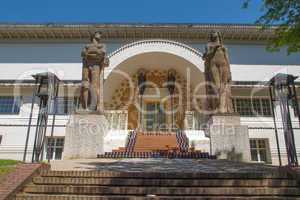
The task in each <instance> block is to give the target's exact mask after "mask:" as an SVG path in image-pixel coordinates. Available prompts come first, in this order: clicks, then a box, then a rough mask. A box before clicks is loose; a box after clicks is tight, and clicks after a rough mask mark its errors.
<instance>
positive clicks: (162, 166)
mask: <svg viewBox="0 0 300 200" xmlns="http://www.w3.org/2000/svg"><path fill="white" fill-rule="evenodd" d="M51 169H52V170H58V171H65V170H68V171H69V170H72V171H73V170H83V171H86V170H103V171H117V172H182V171H184V172H187V173H195V172H197V173H237V172H238V173H251V172H252V173H253V172H258V173H264V172H268V173H269V172H272V171H274V170H276V169H278V168H277V167H274V166H269V165H264V164H254V163H238V162H231V161H225V160H193V159H120V160H113V159H90V160H67V161H53V162H52V163H51Z"/></svg>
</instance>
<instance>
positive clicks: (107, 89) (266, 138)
mask: <svg viewBox="0 0 300 200" xmlns="http://www.w3.org/2000/svg"><path fill="white" fill-rule="evenodd" d="M213 30H218V31H220V32H221V33H222V35H223V37H224V44H225V46H226V47H227V48H228V51H229V57H230V63H231V73H232V80H233V85H232V100H233V104H234V109H235V111H236V112H238V113H239V114H240V116H241V123H242V124H243V125H247V126H248V132H249V143H250V151H251V159H252V161H253V162H266V163H270V164H274V165H277V164H278V150H277V144H276V137H275V129H274V123H273V118H272V108H271V103H270V99H269V93H268V88H267V87H266V86H265V83H266V82H267V81H268V80H270V79H271V78H272V77H273V76H274V75H275V74H277V73H287V74H292V75H295V76H299V75H300V55H299V53H297V54H292V55H289V56H288V55H287V53H286V51H285V50H282V51H280V52H272V53H271V52H268V51H266V45H267V43H268V42H269V41H270V40H271V39H272V38H273V37H274V30H273V29H272V28H271V29H268V30H263V31H262V30H260V29H259V28H258V27H255V26H246V25H213V24H211V25H161V24H158V25H130V24H126V25H124V24H120V25H117V24H104V25H102V24H99V25H55V24H48V25H1V26H0V159H2V158H6V159H17V160H21V159H22V158H23V153H24V148H25V139H26V133H27V126H28V122H29V114H30V107H31V99H32V93H33V87H34V82H33V79H32V77H31V75H33V74H36V73H38V72H42V71H51V72H53V73H55V74H56V75H57V76H58V77H59V78H60V80H61V84H60V89H59V106H58V112H57V116H56V120H55V129H54V138H51V139H48V140H46V143H45V145H47V146H48V147H49V146H50V147H51V148H53V151H54V154H53V155H51V159H61V158H62V154H63V149H64V136H65V128H66V124H67V122H68V120H69V117H70V115H71V114H72V113H73V112H74V109H75V108H76V106H77V105H78V97H79V95H80V82H81V70H82V64H81V56H80V52H81V49H82V48H83V46H84V45H85V44H86V43H88V42H89V37H90V35H91V34H92V33H93V32H94V31H101V32H102V33H103V43H105V45H106V49H107V52H108V54H109V59H110V65H109V67H107V68H105V71H104V91H103V93H104V105H105V113H106V114H105V115H106V117H107V119H108V121H109V122H110V131H109V133H107V135H106V136H105V141H104V149H105V151H107V152H110V151H112V150H114V149H117V148H119V147H125V145H126V141H127V137H128V132H129V131H130V130H135V129H138V128H142V129H145V130H148V131H163V129H168V128H167V127H157V126H156V125H155V124H157V123H158V121H160V122H161V121H163V122H164V123H163V124H170V123H172V125H174V124H175V125H176V127H178V128H180V129H182V130H183V131H184V132H185V133H186V135H187V137H188V138H189V145H190V146H193V147H194V148H195V149H197V150H202V151H206V152H209V151H210V145H209V137H208V134H207V133H206V131H207V129H206V125H207V123H206V121H205V113H203V112H201V110H202V108H203V107H204V105H203V101H204V96H205V89H204V87H203V84H202V83H203V82H204V62H203V60H202V53H203V52H204V49H205V45H206V42H207V37H208V34H209V33H210V32H211V31H213ZM141 69H143V70H146V71H147V73H148V74H149V75H148V77H149V80H150V81H151V82H152V83H153V84H155V85H156V86H157V87H156V88H157V90H154V89H152V88H151V87H149V88H147V89H146V91H145V97H144V99H143V107H142V108H143V109H145V110H147V109H150V110H151V109H156V105H157V104H156V102H159V104H163V105H164V108H166V109H168V108H169V107H170V103H169V97H168V96H169V93H168V91H167V90H166V86H165V85H164V82H163V80H164V79H165V78H166V73H167V72H168V70H175V71H176V79H177V81H178V83H179V85H180V86H179V88H178V90H181V91H182V93H181V95H179V97H178V99H177V100H175V104H176V106H177V107H176V108H177V111H176V113H175V114H166V115H159V116H158V117H157V116H150V115H143V116H140V114H139V112H138V111H137V110H138V109H137V108H136V107H135V106H134V105H135V104H134V102H135V100H136V99H135V98H136V97H135V96H134V92H135V90H134V89H133V90H132V91H131V88H135V83H136V77H137V72H138V71H139V70H141ZM296 82H297V81H296ZM131 86H132V87H131ZM297 91H298V93H300V91H299V90H298V87H297ZM275 106H276V109H275V111H276V112H275V114H276V116H277V127H278V133H279V147H280V152H281V157H282V161H283V164H286V163H287V157H286V147H285V142H284V135H283V132H282V123H281V121H280V117H279V116H280V110H279V108H278V106H277V105H275ZM158 109H159V108H158ZM290 109H291V111H292V112H291V117H292V123H293V127H294V135H295V143H296V147H297V153H298V158H300V135H299V134H300V131H299V128H300V127H299V121H298V118H297V116H296V112H293V111H294V106H293V105H291V106H290ZM37 113H38V104H35V107H34V114H33V123H35V121H36V117H37ZM158 118H159V120H158ZM51 123H52V115H50V116H49V123H48V124H49V126H50V125H51ZM34 131H35V127H33V128H32V130H31V133H30V138H29V147H28V157H27V159H28V160H30V158H31V153H32V148H33V140H34ZM47 134H48V136H50V128H49V129H48V133H47ZM45 158H46V153H45Z"/></svg>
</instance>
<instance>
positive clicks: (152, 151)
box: [97, 131, 214, 159]
mask: <svg viewBox="0 0 300 200" xmlns="http://www.w3.org/2000/svg"><path fill="white" fill-rule="evenodd" d="M97 157H98V158H160V157H168V158H196V159H197V158H214V156H210V155H209V154H208V153H207V152H201V151H189V141H188V138H187V136H186V134H185V133H184V132H181V131H177V132H176V133H175V132H169V133H168V132H138V133H137V132H135V131H132V132H130V133H129V135H128V141H127V145H126V147H119V148H118V149H115V150H113V151H112V152H105V153H104V154H103V155H98V156H97Z"/></svg>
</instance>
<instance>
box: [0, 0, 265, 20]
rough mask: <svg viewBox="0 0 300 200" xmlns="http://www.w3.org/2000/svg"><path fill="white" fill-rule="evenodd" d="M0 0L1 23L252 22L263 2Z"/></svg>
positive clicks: (201, 0)
mask: <svg viewBox="0 0 300 200" xmlns="http://www.w3.org/2000/svg"><path fill="white" fill-rule="evenodd" d="M243 1H244V0H90V1H89V0H2V2H1V7H0V23H50V22H53V23H247V24H251V23H254V22H255V20H256V19H257V18H258V17H259V16H260V15H261V12H260V8H261V5H262V3H261V2H262V0H251V3H250V6H249V8H248V9H242V5H243Z"/></svg>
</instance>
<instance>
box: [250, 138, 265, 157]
mask: <svg viewBox="0 0 300 200" xmlns="http://www.w3.org/2000/svg"><path fill="white" fill-rule="evenodd" d="M267 141H268V140H266V139H250V151H251V160H252V161H258V162H267Z"/></svg>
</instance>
